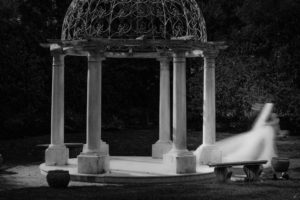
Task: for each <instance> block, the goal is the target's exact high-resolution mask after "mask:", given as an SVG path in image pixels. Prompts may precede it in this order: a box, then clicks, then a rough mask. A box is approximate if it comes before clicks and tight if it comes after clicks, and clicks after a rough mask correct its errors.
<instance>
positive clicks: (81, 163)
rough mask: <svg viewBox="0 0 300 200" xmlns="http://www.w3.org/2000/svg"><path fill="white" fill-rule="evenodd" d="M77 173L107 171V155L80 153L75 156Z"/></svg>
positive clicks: (101, 172) (100, 172)
mask: <svg viewBox="0 0 300 200" xmlns="http://www.w3.org/2000/svg"><path fill="white" fill-rule="evenodd" d="M77 161H78V173H79V174H103V173H106V172H108V171H109V156H108V155H98V154H84V153H82V154H80V155H79V156H77Z"/></svg>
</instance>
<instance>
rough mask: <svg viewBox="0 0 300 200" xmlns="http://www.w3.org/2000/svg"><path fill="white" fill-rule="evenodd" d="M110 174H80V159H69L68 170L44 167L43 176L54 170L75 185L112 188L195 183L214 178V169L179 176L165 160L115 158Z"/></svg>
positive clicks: (112, 160)
mask: <svg viewBox="0 0 300 200" xmlns="http://www.w3.org/2000/svg"><path fill="white" fill-rule="evenodd" d="M109 164H110V172H109V173H105V174H97V175H93V174H79V173H78V171H77V159H76V158H75V159H69V160H68V165H66V166H46V165H45V163H43V164H41V165H40V170H41V173H42V174H43V175H47V173H48V171H51V170H68V171H69V173H70V175H71V181H79V182H90V183H110V184H149V183H173V182H176V183H178V182H193V181H200V180H205V179H209V178H212V177H214V174H213V168H209V167H208V166H206V165H203V166H200V167H198V168H197V172H196V173H192V174H175V173H171V172H168V170H167V169H166V167H165V166H164V164H163V161H162V160H161V159H152V158H151V157H129V156H111V157H110V163H109Z"/></svg>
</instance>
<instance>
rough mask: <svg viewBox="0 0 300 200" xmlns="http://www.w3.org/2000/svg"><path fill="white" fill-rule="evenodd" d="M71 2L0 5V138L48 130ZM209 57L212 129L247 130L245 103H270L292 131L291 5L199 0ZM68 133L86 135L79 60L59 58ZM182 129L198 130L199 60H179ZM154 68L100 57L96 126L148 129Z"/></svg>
mask: <svg viewBox="0 0 300 200" xmlns="http://www.w3.org/2000/svg"><path fill="white" fill-rule="evenodd" d="M70 2H71V0H42V1H41V0H0V75H1V76H0V96H1V98H0V105H1V106H0V138H9V137H26V136H31V135H43V134H49V132H50V111H51V65H52V63H51V59H52V58H51V55H50V52H49V49H43V48H42V47H41V46H40V43H45V42H46V40H47V39H49V38H50V39H59V38H60V33H61V25H62V21H63V18H64V14H65V12H66V10H67V8H68V5H69V4H70ZM198 2H199V4H200V6H201V9H202V11H203V13H204V17H205V20H206V24H207V32H208V37H209V40H210V41H226V42H227V43H228V45H229V46H230V47H229V48H228V49H227V50H226V51H224V52H222V53H221V54H220V55H219V57H218V59H217V67H216V95H217V96H216V104H217V109H216V110H217V129H218V131H231V132H239V131H243V130H247V128H248V127H249V123H250V121H251V105H252V104H254V103H256V102H261V103H264V102H273V103H275V112H276V113H278V115H279V117H280V119H281V127H282V129H288V130H290V132H291V133H292V134H298V135H299V132H298V131H297V130H299V128H300V123H299V122H300V112H299V109H300V92H299V91H300V90H299V89H300V77H299V75H300V73H299V71H300V70H299V63H300V59H299V56H300V22H299V20H300V1H299V0H230V1H228V0H198ZM65 70H66V71H65V81H66V86H65V87H66V89H65V92H66V94H65V95H66V96H65V99H66V103H65V104H66V105H65V126H66V131H67V132H82V131H84V130H85V115H86V74H87V60H86V58H79V57H66V69H65ZM187 79H188V80H187V95H188V97H187V98H188V105H187V106H188V129H194V130H201V128H202V96H203V95H202V92H203V91H202V90H203V84H202V83H203V60H202V59H201V58H197V59H188V70H187ZM158 104H159V63H158V62H157V61H155V60H146V59H144V60H143V59H140V60H131V59H127V60H119V59H107V60H106V61H105V63H104V69H103V128H104V129H126V128H135V129H141V128H143V129H145V128H157V126H158V109H159V106H158Z"/></svg>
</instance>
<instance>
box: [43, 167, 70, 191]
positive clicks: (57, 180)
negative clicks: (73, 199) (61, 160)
mask: <svg viewBox="0 0 300 200" xmlns="http://www.w3.org/2000/svg"><path fill="white" fill-rule="evenodd" d="M47 182H48V185H49V186H50V187H54V188H66V187H68V184H69V182H70V174H69V171H65V170H53V171H49V172H48V174H47Z"/></svg>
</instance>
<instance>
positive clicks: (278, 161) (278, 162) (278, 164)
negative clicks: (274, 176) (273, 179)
mask: <svg viewBox="0 0 300 200" xmlns="http://www.w3.org/2000/svg"><path fill="white" fill-rule="evenodd" d="M271 164H272V167H273V170H274V171H275V172H287V171H288V169H289V166H290V160H289V159H288V158H280V157H273V158H272V161H271Z"/></svg>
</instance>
